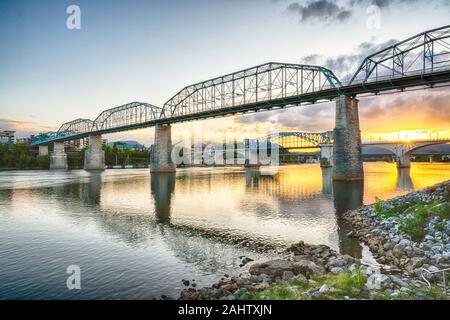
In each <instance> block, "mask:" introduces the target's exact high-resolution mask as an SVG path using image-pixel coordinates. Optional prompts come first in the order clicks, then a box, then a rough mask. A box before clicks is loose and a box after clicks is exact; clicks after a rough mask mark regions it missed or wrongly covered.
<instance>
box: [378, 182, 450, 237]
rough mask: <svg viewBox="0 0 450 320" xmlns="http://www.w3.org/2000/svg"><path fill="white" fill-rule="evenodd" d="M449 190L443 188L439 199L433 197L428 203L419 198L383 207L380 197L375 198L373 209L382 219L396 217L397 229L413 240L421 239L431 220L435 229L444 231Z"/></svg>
mask: <svg viewBox="0 0 450 320" xmlns="http://www.w3.org/2000/svg"><path fill="white" fill-rule="evenodd" d="M449 194H450V192H449V191H448V190H445V192H444V196H443V197H442V198H441V199H433V200H431V201H430V202H429V203H425V202H422V201H420V198H416V199H411V201H408V202H400V203H393V204H392V205H391V206H389V207H387V208H383V206H382V202H381V200H380V199H378V198H377V199H376V202H375V204H374V209H375V212H376V213H377V215H378V216H379V217H381V218H383V219H387V218H392V217H396V218H399V219H400V228H399V230H400V231H401V232H402V233H404V234H407V235H409V236H410V237H411V239H412V240H414V241H422V240H423V239H424V238H425V236H426V234H427V227H428V225H429V224H430V222H431V221H432V220H434V222H435V229H436V230H437V231H441V232H442V231H444V229H445V223H446V221H448V220H450V196H449Z"/></svg>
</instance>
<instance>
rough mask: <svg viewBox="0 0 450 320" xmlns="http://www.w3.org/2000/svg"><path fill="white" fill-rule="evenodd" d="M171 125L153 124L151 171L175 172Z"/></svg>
mask: <svg viewBox="0 0 450 320" xmlns="http://www.w3.org/2000/svg"><path fill="white" fill-rule="evenodd" d="M171 155H172V127H171V126H170V125H160V124H157V125H156V126H155V143H154V145H153V148H152V152H151V155H150V162H151V165H150V171H151V172H175V170H176V167H175V164H174V163H173V161H172V157H171Z"/></svg>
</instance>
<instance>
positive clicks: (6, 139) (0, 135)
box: [0, 130, 16, 144]
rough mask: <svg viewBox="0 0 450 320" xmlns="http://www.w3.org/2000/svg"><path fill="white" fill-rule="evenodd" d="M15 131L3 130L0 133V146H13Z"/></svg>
mask: <svg viewBox="0 0 450 320" xmlns="http://www.w3.org/2000/svg"><path fill="white" fill-rule="evenodd" d="M15 133H16V132H15V131H11V130H5V131H0V144H13V143H14V142H15V139H14V134H15Z"/></svg>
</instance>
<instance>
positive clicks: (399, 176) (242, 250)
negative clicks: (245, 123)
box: [0, 163, 450, 299]
mask: <svg viewBox="0 0 450 320" xmlns="http://www.w3.org/2000/svg"><path fill="white" fill-rule="evenodd" d="M448 179H450V164H436V163H435V164H428V163H414V164H413V165H412V168H411V169H410V170H409V169H402V170H397V168H396V167H395V165H394V164H388V163H365V180H364V182H353V183H334V184H333V183H332V181H331V171H330V169H321V168H320V167H319V166H318V165H316V164H302V165H288V166H283V167H280V168H279V170H278V171H274V170H270V169H267V168H262V169H261V170H260V171H255V170H245V169H244V168H238V167H234V168H233V167H230V168H186V169H179V170H178V171H177V173H176V175H174V174H165V175H157V176H152V175H150V173H149V171H148V169H136V170H135V169H125V170H107V171H105V172H103V173H88V172H86V171H83V170H74V171H68V172H47V171H3V172H0V299H152V298H159V297H160V296H161V295H167V296H170V297H173V298H177V297H178V295H179V292H180V290H181V289H182V288H183V284H182V282H181V280H182V279H189V280H192V279H195V282H196V283H197V285H198V286H204V285H210V284H211V283H213V282H215V281H217V280H218V279H220V278H221V277H222V276H223V275H224V274H236V273H239V272H240V271H245V270H247V268H248V266H242V265H241V262H242V257H243V256H245V257H249V258H251V259H253V260H255V261H261V260H265V259H267V258H268V257H271V256H275V255H276V252H277V251H279V250H281V249H283V248H285V247H286V246H288V245H289V244H291V243H295V242H298V241H300V240H303V241H305V242H307V243H312V244H326V245H329V246H331V247H332V248H334V249H336V250H339V251H340V252H343V253H348V254H351V255H353V256H355V257H361V255H364V247H362V246H361V245H360V244H359V243H357V242H355V240H354V239H351V238H348V237H347V236H346V234H347V233H348V229H347V226H345V225H342V222H340V220H338V219H337V217H338V216H339V214H340V213H342V212H343V211H345V210H348V209H351V208H356V207H358V206H360V205H361V204H362V203H364V204H369V203H372V202H373V201H374V199H375V197H379V198H381V199H387V198H392V197H394V196H397V195H402V194H405V193H407V192H410V191H412V190H416V189H420V188H423V187H426V186H429V185H433V184H435V183H438V182H440V181H444V180H448ZM69 265H77V266H79V267H80V269H81V290H68V289H67V287H66V280H67V277H68V276H69V274H67V273H66V269H67V267H68V266H69Z"/></svg>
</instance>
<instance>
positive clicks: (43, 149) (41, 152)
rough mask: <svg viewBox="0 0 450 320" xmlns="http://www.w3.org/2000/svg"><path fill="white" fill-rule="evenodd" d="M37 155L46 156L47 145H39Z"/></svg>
mask: <svg viewBox="0 0 450 320" xmlns="http://www.w3.org/2000/svg"><path fill="white" fill-rule="evenodd" d="M38 156H39V157H42V156H48V146H39V152H38Z"/></svg>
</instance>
